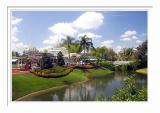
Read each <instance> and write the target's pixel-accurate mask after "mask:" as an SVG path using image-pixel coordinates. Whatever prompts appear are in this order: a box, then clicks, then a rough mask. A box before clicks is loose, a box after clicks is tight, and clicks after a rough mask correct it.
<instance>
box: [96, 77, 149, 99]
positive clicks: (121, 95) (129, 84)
mask: <svg viewBox="0 0 160 113" xmlns="http://www.w3.org/2000/svg"><path fill="white" fill-rule="evenodd" d="M97 100H100V101H104V100H109V101H147V88H146V87H143V88H141V89H138V88H137V87H136V86H135V81H134V77H133V76H131V77H129V78H128V79H127V80H126V81H125V84H124V86H123V87H122V88H120V89H117V90H115V92H114V95H113V96H111V97H104V96H100V97H97Z"/></svg>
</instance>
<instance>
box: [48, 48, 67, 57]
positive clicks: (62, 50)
mask: <svg viewBox="0 0 160 113" xmlns="http://www.w3.org/2000/svg"><path fill="white" fill-rule="evenodd" d="M60 51H61V52H62V54H63V55H64V57H67V58H68V50H67V49H66V48H65V47H59V48H49V49H48V53H51V54H53V55H54V56H57V54H58V53H59V52H60Z"/></svg>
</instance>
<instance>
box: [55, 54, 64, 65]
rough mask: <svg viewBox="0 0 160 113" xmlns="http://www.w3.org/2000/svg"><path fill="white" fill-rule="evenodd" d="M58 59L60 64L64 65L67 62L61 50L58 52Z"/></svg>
mask: <svg viewBox="0 0 160 113" xmlns="http://www.w3.org/2000/svg"><path fill="white" fill-rule="evenodd" d="M57 61H58V63H57V64H58V65H59V66H63V65H64V64H65V62H64V58H63V54H62V52H61V51H60V52H59V53H58V54H57Z"/></svg>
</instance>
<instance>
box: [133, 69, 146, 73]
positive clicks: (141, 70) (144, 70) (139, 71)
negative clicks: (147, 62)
mask: <svg viewBox="0 0 160 113" xmlns="http://www.w3.org/2000/svg"><path fill="white" fill-rule="evenodd" d="M136 72H138V73H142V74H147V68H143V69H138V70H136Z"/></svg>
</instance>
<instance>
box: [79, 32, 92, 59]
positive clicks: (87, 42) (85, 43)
mask: <svg viewBox="0 0 160 113" xmlns="http://www.w3.org/2000/svg"><path fill="white" fill-rule="evenodd" d="M91 48H93V49H94V50H95V48H94V46H93V43H92V39H91V38H89V37H87V35H84V36H82V37H81V41H80V47H79V52H80V51H82V50H83V58H84V61H85V58H86V53H88V52H89V50H90V49H91Z"/></svg>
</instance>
